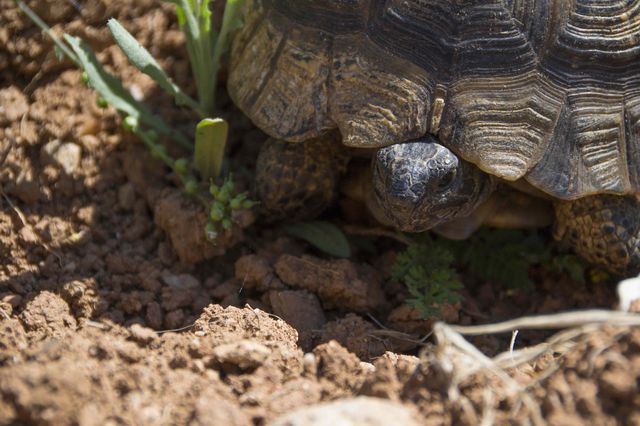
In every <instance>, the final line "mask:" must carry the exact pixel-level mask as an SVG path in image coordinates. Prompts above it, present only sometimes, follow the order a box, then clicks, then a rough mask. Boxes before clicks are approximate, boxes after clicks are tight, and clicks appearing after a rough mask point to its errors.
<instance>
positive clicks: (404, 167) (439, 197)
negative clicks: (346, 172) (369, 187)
mask: <svg viewBox="0 0 640 426" xmlns="http://www.w3.org/2000/svg"><path fill="white" fill-rule="evenodd" d="M493 189H494V182H493V179H492V178H491V177H490V176H489V175H487V174H486V173H484V172H482V171H481V170H480V169H479V168H477V167H476V166H475V165H473V164H471V163H468V162H466V161H464V160H462V159H461V158H458V157H457V156H456V155H455V154H454V153H453V152H451V151H450V150H449V149H448V148H446V147H444V146H442V145H440V144H439V143H437V141H436V140H435V139H434V138H432V137H426V138H423V139H418V140H415V141H409V142H404V143H399V144H395V145H390V146H387V147H384V148H381V149H380V150H378V152H377V154H376V156H375V158H374V160H373V191H372V193H371V194H370V200H369V207H370V208H371V210H372V211H373V213H374V215H375V216H376V217H377V218H378V220H381V221H382V222H386V223H389V224H390V225H393V226H394V227H396V228H398V229H401V230H403V231H407V232H421V231H425V230H427V229H430V228H433V227H434V226H436V225H439V224H441V223H443V222H448V221H450V220H452V219H456V218H460V217H465V216H467V215H469V214H470V213H471V212H473V211H474V210H475V209H476V208H477V207H478V206H479V205H480V204H481V203H482V202H483V201H484V200H485V199H486V198H487V197H488V196H489V194H491V192H492V191H493Z"/></svg>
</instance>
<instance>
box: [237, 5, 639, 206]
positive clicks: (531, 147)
mask: <svg viewBox="0 0 640 426" xmlns="http://www.w3.org/2000/svg"><path fill="white" fill-rule="evenodd" d="M228 86H229V92H230V94H231V96H232V98H233V100H234V101H235V102H236V104H237V105H239V107H240V108H241V109H242V110H243V111H244V112H245V113H246V114H247V115H248V116H249V117H250V118H251V119H252V120H253V121H254V123H255V124H256V125H257V126H258V127H260V128H262V129H263V130H264V131H265V132H267V133H268V134H270V135H271V136H273V137H277V138H282V139H285V140H288V141H292V142H296V141H302V140H305V139H309V138H312V137H316V136H319V135H321V134H323V133H325V132H327V131H328V130H331V129H335V128H338V129H339V131H340V132H341V135H342V138H343V143H344V144H345V145H347V146H350V147H362V148H375V147H382V146H386V145H390V144H394V143H398V142H404V141H407V140H411V139H415V138H418V137H421V136H423V135H425V134H427V133H431V134H434V135H437V137H438V139H439V140H440V142H441V143H442V144H443V145H446V146H447V147H448V148H450V149H451V150H452V151H454V152H455V153H456V154H458V155H459V156H461V157H462V158H464V159H465V160H467V161H470V162H472V163H474V164H476V165H477V166H478V167H479V168H480V169H482V170H483V171H485V172H487V173H490V174H492V175H495V176H497V177H499V178H502V179H505V180H509V181H515V180H517V179H520V178H524V179H526V180H527V181H528V182H529V183H531V184H533V185H534V186H535V187H537V188H539V189H541V190H543V191H545V192H547V193H548V194H551V195H553V196H554V197H557V198H561V199H574V198H579V197H583V196H586V195H590V194H598V193H614V194H630V193H638V192H640V1H638V0H333V1H331V0H288V1H287V0H253V1H248V2H247V8H246V13H245V25H244V27H243V29H242V30H241V32H240V34H239V35H238V37H236V40H235V42H234V45H233V48H232V60H231V72H230V76H229V80H228Z"/></svg>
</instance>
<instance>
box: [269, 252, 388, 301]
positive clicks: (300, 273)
mask: <svg viewBox="0 0 640 426" xmlns="http://www.w3.org/2000/svg"><path fill="white" fill-rule="evenodd" d="M275 270H276V273H277V274H278V276H279V277H280V279H281V280H282V281H283V282H284V283H285V284H288V285H290V286H292V287H296V288H303V289H306V290H309V291H311V292H312V293H315V294H317V295H318V297H319V298H320V300H321V301H322V303H323V304H324V306H325V307H326V308H332V307H334V308H341V309H351V310H353V311H356V312H365V311H372V310H376V309H380V307H381V306H382V305H383V304H384V293H383V292H382V287H381V283H380V278H379V276H378V275H377V274H376V272H375V270H374V269H373V268H371V267H370V266H368V265H355V264H354V263H352V262H351V261H349V260H344V259H341V260H333V261H332V260H321V259H318V258H314V257H312V256H302V257H297V256H291V255H287V254H285V255H282V256H280V258H279V259H278V261H277V262H276V264H275Z"/></svg>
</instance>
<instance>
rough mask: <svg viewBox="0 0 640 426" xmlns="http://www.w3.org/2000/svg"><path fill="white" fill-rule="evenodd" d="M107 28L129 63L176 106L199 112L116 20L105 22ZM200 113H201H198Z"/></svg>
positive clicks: (195, 103)
mask: <svg viewBox="0 0 640 426" xmlns="http://www.w3.org/2000/svg"><path fill="white" fill-rule="evenodd" d="M107 27H108V28H109V31H111V34H112V35H113V38H114V39H115V41H116V43H118V46H120V49H122V51H123V52H124V54H125V55H127V58H128V59H129V62H131V63H132V64H133V65H134V66H135V67H136V68H138V69H139V70H140V71H142V72H143V73H145V74H147V75H148V76H149V77H151V78H152V79H153V80H154V81H155V82H156V83H158V85H159V86H160V87H161V88H162V89H164V90H165V91H166V92H167V93H169V94H170V95H172V96H173V97H175V99H176V103H177V104H178V105H186V106H188V107H189V108H191V109H193V110H195V111H198V112H200V111H199V105H198V103H197V102H196V101H195V100H194V99H192V98H191V97H190V96H189V95H187V94H186V93H184V92H183V91H182V89H180V87H179V86H178V85H176V84H175V83H174V82H173V81H172V80H171V78H169V76H168V75H167V74H166V73H165V72H164V71H163V69H162V68H161V67H160V64H158V62H157V61H156V60H155V59H154V57H153V56H151V54H150V53H149V51H148V50H147V49H145V48H144V46H142V45H141V44H140V43H139V42H138V40H136V39H135V37H133V36H132V35H131V33H129V31H127V30H126V29H125V28H124V27H123V26H122V25H121V24H120V23H119V22H118V21H117V20H116V19H114V18H111V19H109V21H108V22H107ZM200 113H201V112H200Z"/></svg>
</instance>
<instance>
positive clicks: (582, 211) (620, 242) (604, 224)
mask: <svg viewBox="0 0 640 426" xmlns="http://www.w3.org/2000/svg"><path fill="white" fill-rule="evenodd" d="M555 210H556V229H555V236H556V238H557V239H559V240H562V241H566V242H567V243H569V244H570V245H571V246H572V248H573V249H574V250H575V251H576V253H578V254H579V255H580V256H582V257H584V258H585V259H586V260H588V261H589V262H591V263H593V264H594V265H598V266H601V267H603V268H605V269H607V270H608V271H611V272H613V273H615V274H619V275H625V276H632V275H637V274H638V273H639V272H640V200H638V198H637V197H635V196H619V195H593V196H589V197H584V198H580V199H578V200H573V201H559V202H557V203H556V205H555Z"/></svg>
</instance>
